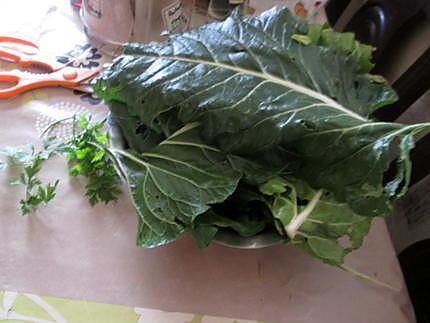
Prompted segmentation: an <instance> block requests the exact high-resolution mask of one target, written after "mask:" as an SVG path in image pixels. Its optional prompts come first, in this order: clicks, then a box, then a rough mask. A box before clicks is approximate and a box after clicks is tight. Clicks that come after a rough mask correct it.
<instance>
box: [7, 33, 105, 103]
mask: <svg viewBox="0 0 430 323" xmlns="http://www.w3.org/2000/svg"><path fill="white" fill-rule="evenodd" d="M2 42H3V43H11V44H18V45H20V46H21V45H23V46H29V47H31V48H32V49H33V51H34V52H35V53H34V54H26V53H24V52H21V51H19V50H15V49H12V48H6V47H1V46H0V59H5V60H7V61H11V62H15V63H17V64H18V65H19V66H21V67H25V68H28V67H41V68H42V69H44V70H47V71H48V73H44V74H36V73H31V72H26V71H21V70H13V71H8V72H0V82H5V83H11V84H13V85H12V86H11V87H8V88H6V89H0V99H8V98H12V97H14V96H16V95H18V94H21V93H23V92H26V91H29V90H32V89H36V88H41V87H46V86H62V87H66V88H70V89H74V90H79V91H82V92H88V91H89V90H88V89H87V88H86V87H84V86H82V83H83V82H85V81H87V80H89V79H91V78H93V77H94V76H95V75H96V74H98V73H99V72H100V71H101V69H102V68H101V67H98V68H93V69H83V68H77V67H72V66H68V64H63V63H59V62H57V61H56V60H55V59H53V58H49V57H45V56H43V55H42V54H40V52H39V47H38V46H37V45H36V44H34V43H32V42H31V41H28V40H25V39H20V38H15V37H7V36H0V43H2Z"/></svg>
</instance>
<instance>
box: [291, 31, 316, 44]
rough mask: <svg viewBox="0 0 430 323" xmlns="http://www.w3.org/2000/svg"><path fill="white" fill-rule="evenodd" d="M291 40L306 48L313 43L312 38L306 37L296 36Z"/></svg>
mask: <svg viewBox="0 0 430 323" xmlns="http://www.w3.org/2000/svg"><path fill="white" fill-rule="evenodd" d="M291 39H294V40H295V41H297V42H299V43H301V44H303V45H306V46H307V45H309V44H310V43H312V38H311V37H309V36H306V35H299V34H294V35H292V36H291Z"/></svg>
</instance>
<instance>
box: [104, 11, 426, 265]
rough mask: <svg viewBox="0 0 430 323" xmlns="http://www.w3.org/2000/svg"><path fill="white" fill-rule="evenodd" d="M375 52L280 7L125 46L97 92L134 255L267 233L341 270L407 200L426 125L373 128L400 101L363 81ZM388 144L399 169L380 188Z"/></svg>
mask: <svg viewBox="0 0 430 323" xmlns="http://www.w3.org/2000/svg"><path fill="white" fill-rule="evenodd" d="M372 50H373V49H372V47H370V46H367V45H363V44H360V43H359V42H357V41H356V40H355V39H354V35H353V34H351V33H336V32H334V31H333V30H331V29H330V28H328V27H326V26H320V25H315V24H309V23H307V22H305V21H304V20H301V19H300V18H297V17H295V16H293V15H292V14H291V13H290V12H289V11H288V10H286V9H279V8H274V9H271V10H269V11H267V12H264V13H263V14H262V15H260V16H258V17H244V16H242V14H241V13H240V11H235V12H234V13H233V15H232V16H230V17H228V18H227V19H226V20H225V21H224V22H220V23H212V24H208V25H205V26H202V27H200V28H197V29H195V30H191V31H189V32H185V33H182V34H176V35H171V36H169V40H168V41H167V42H165V43H155V42H153V43H149V44H129V45H127V46H126V47H125V52H124V55H122V56H121V57H119V58H118V59H116V61H115V62H114V64H113V65H112V66H110V67H109V68H108V69H107V70H106V71H105V72H104V73H103V74H102V76H101V77H100V78H99V79H98V81H97V84H96V92H97V94H98V95H99V96H100V97H102V98H103V99H104V100H105V101H106V102H107V103H108V105H109V106H110V110H111V113H112V115H113V117H114V120H115V121H116V122H117V123H118V125H119V126H120V128H121V130H122V132H123V135H124V137H125V139H126V141H127V149H120V148H118V147H116V148H112V150H111V151H110V153H111V154H112V158H114V159H115V160H116V162H117V163H118V166H119V168H120V169H121V172H122V173H123V174H124V175H125V177H126V180H127V182H128V185H129V188H130V192H131V196H132V200H133V203H134V206H135V207H136V209H137V212H138V216H139V224H138V236H137V242H138V244H139V245H140V246H144V247H155V246H160V245H163V244H166V243H169V242H171V241H173V240H175V239H177V238H178V237H180V236H181V235H182V234H183V232H185V231H190V232H191V233H192V235H193V237H194V238H195V239H196V240H197V242H198V243H199V245H201V246H206V245H207V244H209V243H210V241H211V240H212V239H213V238H214V237H215V236H216V234H217V232H219V231H225V230H229V231H232V232H236V234H238V235H240V236H243V237H252V236H255V235H258V234H261V233H265V232H273V233H276V234H277V235H278V236H279V239H280V240H283V241H285V242H289V243H291V244H294V245H297V246H299V247H300V248H302V249H303V250H304V251H305V252H306V253H308V254H310V255H312V256H314V257H317V258H319V259H322V260H323V261H324V262H326V263H328V264H332V265H336V266H342V265H343V262H344V257H345V255H346V254H348V253H349V252H350V251H351V250H354V249H357V248H359V247H360V245H361V244H362V242H363V239H364V237H365V236H366V234H367V232H368V230H369V227H370V225H371V221H372V219H373V218H374V217H376V216H386V215H388V214H390V212H391V210H392V203H393V201H394V200H395V199H396V198H398V197H400V196H402V195H403V194H404V193H405V192H406V190H407V187H408V183H409V177H410V172H411V163H410V160H409V151H410V150H411V149H412V148H413V146H414V141H413V136H414V135H415V134H416V133H418V132H420V131H421V130H423V129H425V128H429V127H430V124H416V125H408V126H405V125H402V124H398V123H388V122H377V121H374V120H372V119H371V114H372V113H373V112H374V111H375V110H376V109H378V108H380V107H382V106H385V105H387V104H390V103H392V102H394V101H395V100H396V99H397V97H396V94H395V93H394V91H393V90H392V89H391V87H390V86H389V85H388V84H387V82H386V81H385V80H384V79H383V78H382V77H381V76H378V75H371V74H369V72H370V70H371V69H372V67H373V65H372V63H371V53H372ZM390 146H391V148H392V146H395V149H396V151H397V156H398V158H397V161H398V164H397V165H398V171H397V174H396V175H395V177H394V178H389V179H386V178H385V179H384V173H385V172H386V170H387V168H388V165H389V157H388V152H389V149H390Z"/></svg>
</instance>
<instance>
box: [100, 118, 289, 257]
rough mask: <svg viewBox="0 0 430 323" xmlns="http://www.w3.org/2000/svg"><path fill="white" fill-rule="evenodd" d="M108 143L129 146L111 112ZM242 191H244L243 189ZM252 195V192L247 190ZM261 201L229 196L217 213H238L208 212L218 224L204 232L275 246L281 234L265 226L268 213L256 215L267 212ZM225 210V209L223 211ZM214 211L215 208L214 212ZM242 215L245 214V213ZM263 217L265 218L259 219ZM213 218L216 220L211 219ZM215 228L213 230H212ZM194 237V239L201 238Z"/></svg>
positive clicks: (220, 239)
mask: <svg viewBox="0 0 430 323" xmlns="http://www.w3.org/2000/svg"><path fill="white" fill-rule="evenodd" d="M108 124H109V135H110V145H111V147H112V148H113V149H121V150H124V149H128V148H129V146H128V144H127V142H126V140H125V138H124V136H123V134H122V131H121V129H120V127H119V126H118V124H117V123H116V122H115V120H114V119H113V118H112V115H109V117H108ZM242 194H245V193H244V192H243V193H242ZM247 194H249V195H250V196H252V195H251V194H252V192H251V191H249V192H247ZM261 202H263V201H258V200H249V201H247V202H246V203H243V202H242V203H241V199H240V198H238V197H236V196H235V197H233V198H230V199H229V200H228V201H226V202H225V203H224V204H223V205H222V206H218V207H215V209H216V210H217V211H218V213H221V214H225V213H229V211H230V212H236V214H238V215H239V216H233V217H231V218H229V217H222V216H218V217H217V218H215V216H216V215H215V214H214V213H213V214H210V217H209V222H208V225H217V226H218V228H217V230H216V232H214V233H212V232H210V230H209V233H207V234H208V235H209V236H211V238H212V239H213V241H214V242H216V243H219V244H221V245H225V246H228V247H233V248H241V249H258V248H264V247H269V246H273V245H277V244H279V243H281V242H282V237H281V236H280V235H279V233H278V232H276V228H275V227H271V226H270V225H266V224H269V223H270V218H271V216H270V214H266V215H263V214H259V212H268V209H265V208H264V205H263V204H261ZM223 209H224V210H223ZM214 212H215V211H214ZM244 215H245V216H244ZM263 218H265V219H266V221H259V219H263ZM213 219H215V220H213ZM252 219H255V220H254V221H253V220H252ZM199 224H200V225H204V219H203V220H200V222H199ZM214 231H215V230H214ZM191 233H192V234H193V235H198V234H199V233H198V232H193V231H191ZM212 234H213V236H212ZM199 239H201V238H200V237H197V239H196V240H197V241H200V240H199ZM206 241H207V240H205V242H204V243H201V244H200V245H201V246H202V247H204V246H206V245H207V243H208V242H209V241H207V242H206Z"/></svg>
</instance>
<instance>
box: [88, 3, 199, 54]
mask: <svg viewBox="0 0 430 323" xmlns="http://www.w3.org/2000/svg"><path fill="white" fill-rule="evenodd" d="M192 2H193V1H192V0H84V1H83V6H82V9H81V20H82V23H83V24H84V27H85V31H86V33H87V35H88V37H89V38H90V41H92V42H93V43H95V45H96V46H97V47H98V48H99V49H100V50H101V51H103V52H105V53H107V54H110V55H117V54H119V53H120V52H121V45H122V44H124V43H127V42H132V41H137V42H149V41H152V40H157V41H160V40H162V39H163V36H162V35H161V34H162V33H163V32H168V33H175V32H182V31H185V30H186V29H187V28H188V26H189V23H190V20H191V18H190V13H191V7H192Z"/></svg>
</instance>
